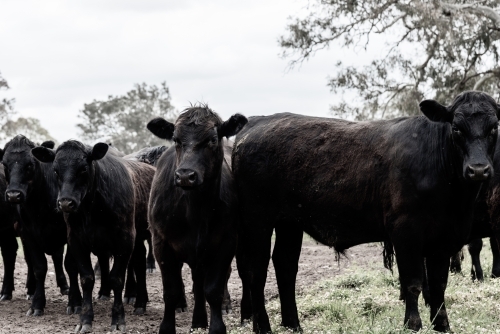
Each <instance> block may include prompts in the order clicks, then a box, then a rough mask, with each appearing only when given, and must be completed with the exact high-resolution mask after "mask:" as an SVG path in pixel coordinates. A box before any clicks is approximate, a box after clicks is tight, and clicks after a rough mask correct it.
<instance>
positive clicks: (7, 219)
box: [0, 165, 18, 301]
mask: <svg viewBox="0 0 500 334" xmlns="http://www.w3.org/2000/svg"><path fill="white" fill-rule="evenodd" d="M6 188H7V183H6V181H5V172H4V167H3V165H0V194H4V193H5V189H6ZM0 217H1V220H0V248H1V250H2V259H3V271H4V274H3V283H2V290H0V301H4V300H11V299H12V291H13V290H14V268H15V265H16V256H17V248H18V246H17V239H16V237H17V232H16V230H15V229H14V224H15V221H16V220H15V212H14V208H13V207H12V206H11V205H9V204H8V203H7V202H6V201H5V197H4V196H0Z"/></svg>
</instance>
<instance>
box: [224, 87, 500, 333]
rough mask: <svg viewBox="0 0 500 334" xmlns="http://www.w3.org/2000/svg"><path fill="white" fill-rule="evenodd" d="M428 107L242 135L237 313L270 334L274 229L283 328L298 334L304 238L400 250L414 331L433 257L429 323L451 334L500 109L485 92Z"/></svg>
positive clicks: (250, 128) (265, 121) (266, 122)
mask: <svg viewBox="0 0 500 334" xmlns="http://www.w3.org/2000/svg"><path fill="white" fill-rule="evenodd" d="M420 108H421V110H422V112H423V113H424V114H425V116H427V117H424V116H417V117H403V118H397V119H393V120H383V121H371V122H350V121H346V120H339V119H329V118H316V117H307V116H301V115H294V114H288V113H286V114H276V115H273V116H268V117H264V116H263V117H252V118H250V120H249V122H248V124H247V125H246V126H245V127H244V128H243V130H242V131H241V132H240V133H239V134H238V135H237V138H236V140H235V145H234V149H233V173H234V178H235V184H236V189H237V195H238V200H239V202H240V208H241V212H240V214H241V217H242V221H241V229H240V232H239V233H240V235H244V236H245V237H244V238H240V243H239V246H238V254H237V261H238V262H239V263H240V264H239V266H240V267H241V269H240V270H239V271H240V276H241V278H242V281H243V284H244V286H245V285H246V284H248V285H249V286H250V289H251V303H250V300H249V298H248V297H249V296H245V294H244V295H243V300H242V310H241V314H242V320H246V319H249V318H250V316H251V315H252V313H253V325H254V331H256V332H259V333H268V332H271V327H270V324H269V318H268V315H267V312H266V310H265V306H264V285H265V282H266V275H267V267H268V264H269V260H270V248H271V235H272V233H273V230H275V232H276V242H275V246H274V251H273V254H272V259H273V263H274V267H275V270H276V278H277V282H278V289H279V296H280V301H281V311H282V325H283V326H285V327H289V328H293V329H300V325H299V320H298V316H297V306H296V303H295V278H296V274H297V269H298V259H299V256H300V250H301V243H302V234H303V231H305V232H306V233H308V234H309V235H311V236H312V237H313V238H314V239H316V240H317V241H319V242H321V243H323V244H325V245H328V246H331V247H334V248H335V250H336V251H338V252H342V251H344V250H345V249H347V248H349V247H352V246H354V245H358V244H361V243H368V242H379V241H384V240H387V239H389V240H390V241H392V243H393V244H394V248H395V250H396V259H397V265H398V269H399V274H400V279H401V283H402V285H403V289H404V290H405V291H406V295H407V297H406V302H405V303H406V312H405V318H404V323H405V324H407V325H408V327H409V328H410V329H412V330H419V329H420V328H421V327H422V321H421V319H420V314H419V310H418V303H417V301H418V297H419V295H420V292H421V291H422V280H423V277H424V268H423V258H424V257H426V259H427V260H426V265H427V272H428V279H429V289H430V296H431V301H430V307H431V312H430V319H431V321H432V319H435V320H434V328H435V329H436V330H438V331H446V330H449V322H448V316H447V312H446V307H445V306H444V292H445V287H446V284H447V279H448V268H449V263H450V256H451V255H453V254H454V253H455V252H457V251H458V250H459V249H460V248H461V247H462V245H464V244H465V242H466V241H467V238H468V236H469V233H470V230H471V227H472V220H473V206H474V203H475V199H476V196H477V194H478V191H479V189H480V188H481V185H482V184H483V183H484V181H486V180H487V179H488V178H489V177H490V176H491V175H492V174H493V166H492V158H493V153H494V150H495V145H496V140H497V132H498V113H499V106H498V105H497V103H496V102H495V101H494V100H493V99H492V98H491V97H490V96H488V95H487V94H485V93H481V92H465V93H462V94H460V95H458V96H457V97H456V98H455V99H454V101H453V103H452V105H451V106H449V107H445V106H442V105H440V104H439V103H438V102H436V101H432V100H426V101H423V102H421V103H420ZM250 305H251V307H252V308H250Z"/></svg>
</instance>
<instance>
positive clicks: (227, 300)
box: [222, 266, 233, 314]
mask: <svg viewBox="0 0 500 334" xmlns="http://www.w3.org/2000/svg"><path fill="white" fill-rule="evenodd" d="M231 272H232V269H231V266H229V270H228V271H227V277H226V285H225V286H224V299H222V314H229V313H231V310H232V309H233V307H232V306H231V295H230V294H229V289H228V288H227V284H228V282H229V277H231Z"/></svg>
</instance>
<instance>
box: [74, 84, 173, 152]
mask: <svg viewBox="0 0 500 334" xmlns="http://www.w3.org/2000/svg"><path fill="white" fill-rule="evenodd" d="M170 100H171V96H170V91H169V89H168V87H167V84H166V83H165V82H164V83H162V84H161V86H160V87H157V86H156V85H151V86H148V85H146V84H145V83H143V84H142V85H140V84H136V85H135V86H134V89H132V90H131V91H129V92H128V93H126V94H125V95H123V96H111V95H110V96H109V97H108V99H107V100H105V101H97V100H94V101H93V102H92V103H89V104H85V105H84V108H83V110H81V111H80V114H79V116H78V117H79V118H81V119H82V123H80V124H78V127H79V128H80V129H81V132H82V133H81V134H82V137H83V138H84V139H86V140H89V141H91V142H94V141H97V140H102V141H107V142H110V143H111V144H112V145H113V146H115V147H116V148H117V149H118V150H120V151H122V152H124V153H131V152H133V151H135V150H137V149H140V148H142V147H146V146H155V145H162V144H164V141H163V140H160V139H158V138H156V137H155V136H154V135H152V134H151V133H150V132H149V131H148V130H147V128H146V124H147V122H148V121H150V120H151V119H153V118H155V117H163V118H165V119H167V120H170V121H174V120H175V119H176V117H177V115H178V112H177V111H176V110H175V109H174V107H173V106H172V104H171V103H170Z"/></svg>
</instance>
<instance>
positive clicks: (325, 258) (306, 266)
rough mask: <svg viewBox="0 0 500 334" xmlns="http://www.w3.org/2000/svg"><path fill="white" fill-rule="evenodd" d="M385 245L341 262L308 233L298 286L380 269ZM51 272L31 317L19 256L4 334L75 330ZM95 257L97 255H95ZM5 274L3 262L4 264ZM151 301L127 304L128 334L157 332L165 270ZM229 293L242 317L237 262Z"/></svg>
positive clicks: (105, 319) (186, 316) (151, 288)
mask: <svg viewBox="0 0 500 334" xmlns="http://www.w3.org/2000/svg"><path fill="white" fill-rule="evenodd" d="M381 253H382V248H381V247H380V246H379V245H375V244H368V245H361V246H357V247H354V248H352V249H351V250H349V251H348V253H347V258H344V257H343V258H341V260H340V264H338V263H337V262H336V261H335V254H334V251H333V250H332V249H330V248H328V247H326V246H323V245H318V244H317V243H315V242H314V241H312V240H310V239H309V238H305V240H304V244H303V247H302V253H301V257H300V263H299V273H298V277H297V290H299V291H300V290H303V289H307V287H309V286H311V285H312V284H314V283H315V282H317V281H320V280H324V279H328V278H332V277H334V276H336V275H339V274H341V273H342V272H344V271H346V270H348V268H349V267H350V266H353V265H356V266H363V267H364V266H366V267H375V268H380V270H381V271H382V270H383V268H382V256H381ZM48 262H49V272H48V276H47V280H46V282H45V286H46V297H47V306H46V308H45V314H44V315H43V316H42V317H27V316H26V311H27V310H28V308H29V306H30V301H28V300H26V299H25V297H26V289H25V280H26V272H27V267H26V263H25V262H24V258H23V255H22V254H21V255H18V258H17V262H16V271H15V281H16V282H15V291H14V294H13V299H12V300H11V301H4V302H1V303H0V333H73V331H74V328H75V325H76V324H77V323H79V320H78V315H71V316H69V315H66V313H65V310H66V303H67V297H66V296H61V295H60V293H59V289H58V288H57V286H56V281H55V276H54V269H53V265H52V261H51V260H50V258H49V261H48ZM94 262H95V259H94ZM0 272H1V273H3V267H1V271H0ZM183 277H184V282H185V284H186V292H188V291H191V285H192V284H191V279H190V277H191V275H190V270H189V267H187V266H186V265H185V266H184V268H183ZM147 283H148V292H149V299H150V302H149V304H148V308H147V311H146V314H145V315H143V316H136V315H132V311H133V307H132V306H130V305H127V306H126V314H127V315H126V321H127V333H157V331H158V326H159V324H160V322H161V319H162V317H163V301H162V286H161V275H160V272H159V271H158V270H157V271H156V272H154V273H153V274H148V276H147ZM99 284H100V283H99V280H97V282H96V285H95V287H94V297H97V292H98V290H99ZM229 292H230V294H231V299H232V301H233V313H232V314H230V315H228V316H227V317H235V318H236V319H239V316H240V314H239V301H240V299H241V281H240V279H239V277H238V274H237V271H236V265H235V263H234V261H233V272H232V275H231V278H230V280H229ZM265 294H266V299H267V300H269V299H272V298H277V296H278V288H277V285H276V277H275V274H274V268H273V266H272V265H270V266H269V272H268V278H267V284H266V290H265ZM187 297H188V308H189V309H188V312H184V313H180V314H177V316H176V321H177V333H189V328H190V324H191V316H192V313H191V311H192V307H193V295H192V294H191V293H188V294H187ZM111 306H112V301H106V302H103V301H97V300H94V314H95V319H94V323H93V329H94V333H107V332H108V331H109V328H110V324H111V317H110V316H111Z"/></svg>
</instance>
